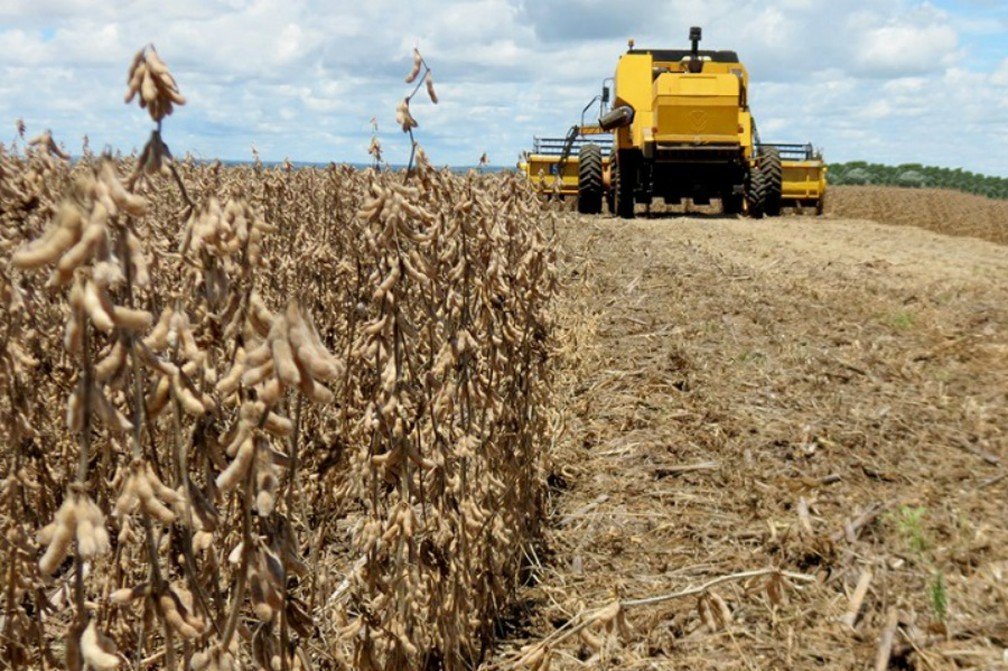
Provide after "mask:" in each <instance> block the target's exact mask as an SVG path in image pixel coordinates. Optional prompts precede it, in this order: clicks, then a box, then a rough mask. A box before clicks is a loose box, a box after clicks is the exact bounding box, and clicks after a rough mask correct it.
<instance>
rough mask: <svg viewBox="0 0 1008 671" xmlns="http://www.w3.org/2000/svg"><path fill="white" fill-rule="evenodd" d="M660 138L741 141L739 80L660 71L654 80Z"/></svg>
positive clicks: (656, 125) (697, 141) (706, 141)
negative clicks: (661, 72) (660, 73)
mask: <svg viewBox="0 0 1008 671" xmlns="http://www.w3.org/2000/svg"><path fill="white" fill-rule="evenodd" d="M653 106H654V126H655V127H656V128H657V129H658V130H657V132H656V133H655V136H654V137H655V140H656V141H658V142H689V143H692V144H726V143H727V144H738V143H739V141H740V140H739V80H738V78H737V77H735V76H734V75H727V74H675V73H665V74H662V75H659V76H658V78H657V79H656V80H655V83H654V105H653Z"/></svg>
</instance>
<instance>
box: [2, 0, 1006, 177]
mask: <svg viewBox="0 0 1008 671" xmlns="http://www.w3.org/2000/svg"><path fill="white" fill-rule="evenodd" d="M614 7H616V8H617V10H618V11H614V9H613V8H614ZM950 12H951V10H949V11H946V10H941V9H938V8H937V7H935V6H934V5H932V4H930V3H928V2H924V1H922V0H876V2H874V3H872V4H871V5H866V4H864V3H862V2H860V0H834V1H833V2H829V1H828V0H779V1H777V2H762V3H757V2H754V1H753V0H682V1H677V2H672V1H671V0H664V1H662V2H655V0H623V1H622V2H620V3H613V2H612V0H555V1H551V2H543V1H541V0H466V1H458V2H435V1H434V0H414V1H413V2H411V3H408V4H405V3H401V2H393V1H392V0H374V1H371V2H360V1H356V2H350V0H337V1H336V2H328V3H326V2H321V1H318V0H174V1H173V2H171V3H165V2H163V1H161V2H153V1H152V0H141V1H139V2H131V3H125V2H115V1H113V2H106V3H101V4H96V3H91V2H87V1H85V0H80V1H77V0H0V124H3V123H8V124H11V125H10V126H8V128H11V127H12V124H13V121H14V119H16V118H18V117H21V116H23V117H24V118H25V120H26V122H27V123H28V124H29V126H30V127H31V128H32V129H39V128H45V127H51V128H52V129H53V130H54V131H55V133H56V134H57V136H58V137H60V138H63V139H64V140H65V142H66V144H67V145H68V146H69V147H71V148H75V147H77V146H79V138H81V137H82V136H83V135H84V134H85V133H87V134H88V135H89V136H90V138H91V140H92V145H93V146H98V147H101V146H104V145H106V144H107V145H110V146H115V147H123V148H126V149H129V148H130V147H134V146H136V145H138V144H141V143H142V141H143V140H144V139H145V136H146V133H147V132H148V129H149V127H150V121H149V119H147V118H145V114H144V113H143V112H142V111H141V110H139V109H138V108H136V107H129V108H127V107H126V106H124V105H123V104H122V102H121V100H122V98H121V96H122V94H123V92H124V87H125V86H124V85H125V82H124V79H125V71H126V67H127V65H128V63H129V60H130V58H131V56H132V54H133V53H134V52H135V51H136V49H138V48H139V47H141V46H142V45H144V44H146V43H148V42H153V43H155V44H156V45H157V47H158V49H159V52H160V53H161V55H162V57H163V58H165V60H167V61H168V63H169V65H170V66H171V67H172V70H173V72H174V73H175V74H176V77H177V78H178V80H179V82H180V85H181V86H182V89H183V92H184V93H185V94H186V96H187V97H188V98H189V101H190V102H189V104H188V105H186V106H185V107H183V108H181V109H180V110H179V111H178V112H177V113H176V114H175V115H174V116H173V117H171V118H170V119H169V120H168V121H167V122H166V124H165V136H166V138H167V139H168V140H169V142H170V143H171V144H172V147H173V149H174V150H175V151H176V152H177V153H181V152H184V151H186V150H192V151H194V152H196V153H198V154H199V155H201V156H204V157H210V156H223V157H226V158H247V157H248V156H249V155H250V151H249V147H250V146H251V145H252V143H255V144H256V146H257V147H258V148H259V150H260V151H261V152H262V155H263V156H264V157H265V158H268V159H279V158H283V157H284V156H290V157H292V158H297V159H303V160H318V161H327V160H330V159H335V160H350V161H366V160H367V155H366V149H367V145H368V141H369V135H370V129H369V125H368V120H369V119H370V118H371V117H372V116H377V117H378V119H379V123H380V125H381V130H382V133H381V135H382V140H383V142H384V143H385V145H386V149H387V154H388V155H389V156H390V157H391V158H392V159H393V160H401V159H403V158H405V156H406V155H407V152H408V147H407V145H406V142H405V140H404V139H403V138H402V136H401V134H399V133H397V132H396V130H395V128H394V124H393V113H394V112H393V110H394V107H395V103H396V101H397V100H398V99H399V98H400V97H401V96H403V95H404V94H405V93H406V91H407V90H408V87H407V86H406V85H405V84H404V83H403V81H402V78H403V76H404V75H405V73H406V71H407V70H408V69H409V64H410V59H409V53H410V50H411V49H412V47H413V46H414V45H415V44H419V46H420V48H421V49H422V51H423V52H424V54H425V56H426V57H427V58H428V60H429V61H430V63H431V65H432V66H433V68H434V73H435V79H436V85H437V87H438V91H439V93H440V95H441V100H442V102H441V104H440V105H438V106H436V107H435V106H433V105H431V104H430V103H428V102H425V101H422V100H418V101H417V103H416V110H415V113H416V115H417V117H418V118H419V120H420V124H421V126H420V130H419V133H418V137H419V138H420V140H421V141H422V142H424V143H425V145H426V146H427V149H428V153H429V154H431V156H432V157H433V159H434V160H435V162H438V163H447V162H453V163H472V162H474V161H475V159H476V158H477V157H478V156H479V155H480V154H481V153H482V152H483V151H484V150H485V151H487V152H488V153H489V154H490V157H491V158H492V159H493V160H494V161H495V162H497V163H500V164H511V163H513V161H514V159H515V157H516V156H517V154H518V152H519V151H520V150H521V149H523V148H525V147H526V146H527V144H528V143H529V141H530V139H531V137H532V136H533V135H561V134H563V132H564V131H565V130H566V128H567V127H568V126H570V125H571V124H572V123H574V122H576V121H577V117H578V115H579V114H580V112H581V108H582V107H583V106H584V105H585V103H587V102H588V100H589V99H590V98H591V97H592V96H593V95H595V94H596V93H597V92H598V90H599V88H600V84H601V81H602V79H603V78H605V77H609V76H611V75H612V71H613V69H614V66H615V63H616V59H617V57H618V55H619V54H620V53H621V52H622V51H623V50H624V49H625V45H626V40H627V39H628V38H631V37H633V38H635V39H636V42H637V44H638V45H640V46H651V47H685V46H687V39H686V35H687V30H688V28H689V26H691V25H701V26H703V29H704V41H703V46H704V47H707V48H718V49H726V48H727V49H735V50H737V51H738V52H739V53H740V55H741V57H742V59H743V61H744V62H745V64H746V65H747V67H748V69H749V71H750V74H751V77H752V91H751V101H752V105H753V109H754V112H755V114H756V117H757V120H758V121H759V123H760V127H761V129H762V130H763V132H764V134H765V135H766V136H767V139H774V140H780V141H813V142H815V143H816V144H818V145H822V146H824V147H825V148H826V150H827V156H828V157H830V158H834V159H838V160H845V159H853V158H866V159H870V160H885V161H889V162H902V161H920V162H932V163H939V164H942V165H960V164H961V165H964V166H965V167H968V168H971V169H974V170H985V171H988V172H995V173H999V174H1005V175H1008V156H1005V152H1000V153H997V152H992V151H991V150H990V146H991V138H992V137H998V134H999V133H1002V134H1003V132H1004V131H1003V130H1002V129H1003V128H1005V127H1006V125H1008V119H1006V118H1005V116H1006V113H1008V112H1006V106H1008V102H1006V101H1008V59H1005V60H1003V61H1001V62H1000V63H998V62H995V63H988V64H986V65H984V64H983V63H978V62H973V61H972V60H971V59H970V58H969V57H967V55H968V54H969V53H970V49H971V47H972V42H971V40H972V39H978V40H979V39H983V40H987V42H986V43H985V44H986V45H987V46H986V48H987V49H989V48H990V43H989V41H990V40H992V39H994V40H996V39H998V33H997V31H996V25H997V24H998V21H1002V20H1001V19H998V18H996V17H993V16H991V17H986V16H984V15H983V14H982V11H981V10H977V9H976V8H974V9H973V10H972V11H971V12H970V13H968V15H967V14H966V13H962V14H957V13H955V12H951V13H950ZM978 12H979V13H978ZM1001 25H1002V26H1003V21H1002V23H1001ZM1000 39H1002V41H1003V39H1004V31H1003V30H1002V33H1001V37H1000ZM1005 51H1008V45H1006V49H1005ZM771 136H772V137H771ZM2 137H4V134H3V133H2V132H0V138H2Z"/></svg>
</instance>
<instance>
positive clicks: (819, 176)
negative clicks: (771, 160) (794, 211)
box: [781, 161, 826, 200]
mask: <svg viewBox="0 0 1008 671" xmlns="http://www.w3.org/2000/svg"><path fill="white" fill-rule="evenodd" d="M781 168H782V169H783V180H782V182H781V198H783V199H785V200H818V199H819V198H821V197H822V195H823V193H825V192H826V166H825V165H823V162H822V161H781Z"/></svg>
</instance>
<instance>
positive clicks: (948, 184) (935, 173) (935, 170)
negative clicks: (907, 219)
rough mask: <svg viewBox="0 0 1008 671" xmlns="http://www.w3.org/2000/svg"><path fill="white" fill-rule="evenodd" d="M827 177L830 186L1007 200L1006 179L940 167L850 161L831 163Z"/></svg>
mask: <svg viewBox="0 0 1008 671" xmlns="http://www.w3.org/2000/svg"><path fill="white" fill-rule="evenodd" d="M828 176H829V182H830V184H856V185H863V184H869V185H877V186H902V187H907V188H917V189H920V188H935V189H955V190H956V191H964V192H966V193H974V194H977V195H979V196H986V197H988V198H998V199H1008V179H1006V178H1004V177H993V176H990V175H981V174H978V173H975V172H970V171H969V170H964V169H963V168H954V169H953V168H939V167H936V166H930V165H921V164H920V163H904V164H902V165H895V166H894V165H882V164H880V163H868V162H866V161H850V162H848V163H834V164H830V166H829V173H828Z"/></svg>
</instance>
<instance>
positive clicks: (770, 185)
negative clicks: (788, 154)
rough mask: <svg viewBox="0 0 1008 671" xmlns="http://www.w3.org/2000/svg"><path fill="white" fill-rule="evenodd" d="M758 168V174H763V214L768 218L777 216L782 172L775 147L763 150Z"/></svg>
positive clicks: (779, 208) (779, 205)
mask: <svg viewBox="0 0 1008 671" xmlns="http://www.w3.org/2000/svg"><path fill="white" fill-rule="evenodd" d="M759 166H760V172H762V173H763V192H764V193H763V212H765V213H766V215H767V216H769V217H776V216H779V215H780V212H781V186H782V180H783V177H784V170H783V168H782V167H781V157H780V151H779V150H778V149H777V147H765V148H764V149H763V152H762V156H761V157H760V162H759Z"/></svg>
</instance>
